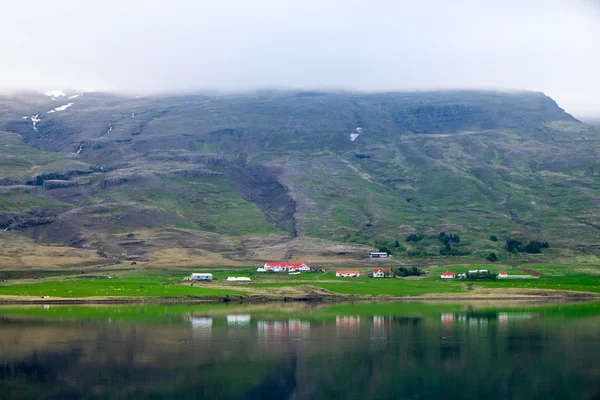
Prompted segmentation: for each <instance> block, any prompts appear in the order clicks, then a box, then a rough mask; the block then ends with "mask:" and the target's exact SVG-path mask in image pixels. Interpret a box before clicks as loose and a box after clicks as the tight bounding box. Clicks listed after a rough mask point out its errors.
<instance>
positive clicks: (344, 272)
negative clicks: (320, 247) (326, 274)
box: [335, 269, 360, 278]
mask: <svg viewBox="0 0 600 400" xmlns="http://www.w3.org/2000/svg"><path fill="white" fill-rule="evenodd" d="M335 276H337V277H338V278H358V277H359V276H360V271H358V270H356V269H341V270H339V271H335Z"/></svg>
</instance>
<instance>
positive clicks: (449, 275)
mask: <svg viewBox="0 0 600 400" xmlns="http://www.w3.org/2000/svg"><path fill="white" fill-rule="evenodd" d="M440 278H442V279H454V278H456V273H455V272H452V271H444V272H442V275H440Z"/></svg>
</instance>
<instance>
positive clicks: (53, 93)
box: [44, 90, 67, 100]
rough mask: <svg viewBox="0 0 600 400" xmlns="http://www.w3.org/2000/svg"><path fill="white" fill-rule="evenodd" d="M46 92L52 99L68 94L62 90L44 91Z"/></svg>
mask: <svg viewBox="0 0 600 400" xmlns="http://www.w3.org/2000/svg"><path fill="white" fill-rule="evenodd" d="M44 94H45V95H46V96H48V97H50V98H51V99H52V100H56V99H57V98H59V97H61V96H66V95H67V94H66V93H65V92H63V91H62V90H49V91H47V92H44Z"/></svg>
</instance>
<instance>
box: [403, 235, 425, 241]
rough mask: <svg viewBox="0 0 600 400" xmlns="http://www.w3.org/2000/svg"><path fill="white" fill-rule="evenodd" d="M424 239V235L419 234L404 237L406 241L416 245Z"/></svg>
mask: <svg viewBox="0 0 600 400" xmlns="http://www.w3.org/2000/svg"><path fill="white" fill-rule="evenodd" d="M424 237H425V235H423V234H422V233H419V234H414V233H413V234H412V235H408V236H407V237H406V241H407V242H414V243H416V242H420V241H421V240H423V238H424Z"/></svg>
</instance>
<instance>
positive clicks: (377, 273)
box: [373, 268, 392, 278]
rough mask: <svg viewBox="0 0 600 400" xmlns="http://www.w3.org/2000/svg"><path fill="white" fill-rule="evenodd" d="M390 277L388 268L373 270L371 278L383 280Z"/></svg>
mask: <svg viewBox="0 0 600 400" xmlns="http://www.w3.org/2000/svg"><path fill="white" fill-rule="evenodd" d="M391 275H392V271H391V270H390V269H389V268H375V269H374V270H373V278H385V277H388V276H391Z"/></svg>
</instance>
